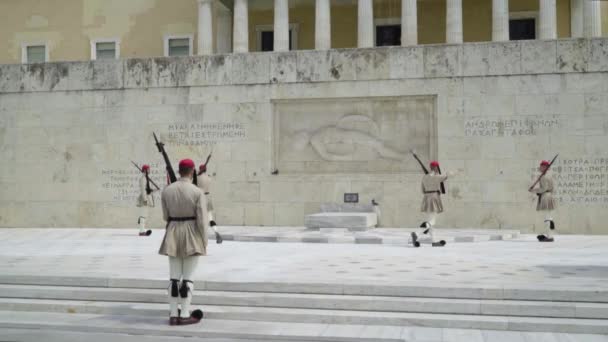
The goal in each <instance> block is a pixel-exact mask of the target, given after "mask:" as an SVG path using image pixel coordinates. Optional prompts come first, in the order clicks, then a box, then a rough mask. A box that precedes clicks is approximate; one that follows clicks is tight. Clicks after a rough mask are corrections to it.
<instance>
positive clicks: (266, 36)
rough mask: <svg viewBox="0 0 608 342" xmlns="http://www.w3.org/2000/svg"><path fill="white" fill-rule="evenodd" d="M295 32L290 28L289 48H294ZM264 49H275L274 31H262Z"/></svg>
mask: <svg viewBox="0 0 608 342" xmlns="http://www.w3.org/2000/svg"><path fill="white" fill-rule="evenodd" d="M292 34H293V32H292V30H289V50H293V48H292V44H293V42H292V41H293V39H292V38H291V36H292ZM261 50H262V51H274V31H262V48H261Z"/></svg>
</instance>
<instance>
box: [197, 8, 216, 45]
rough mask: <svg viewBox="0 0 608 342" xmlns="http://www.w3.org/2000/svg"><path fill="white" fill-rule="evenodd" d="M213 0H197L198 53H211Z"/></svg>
mask: <svg viewBox="0 0 608 342" xmlns="http://www.w3.org/2000/svg"><path fill="white" fill-rule="evenodd" d="M212 2H213V0H198V54H199V55H210V54H212V53H213V21H212V20H213V19H212V8H211V5H212Z"/></svg>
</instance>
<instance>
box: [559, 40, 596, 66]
mask: <svg viewBox="0 0 608 342" xmlns="http://www.w3.org/2000/svg"><path fill="white" fill-rule="evenodd" d="M588 58H589V40H587V39H576V40H559V41H557V71H558V72H585V71H587V65H588V64H587V63H588Z"/></svg>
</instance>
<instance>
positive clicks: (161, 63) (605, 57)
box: [0, 38, 608, 93]
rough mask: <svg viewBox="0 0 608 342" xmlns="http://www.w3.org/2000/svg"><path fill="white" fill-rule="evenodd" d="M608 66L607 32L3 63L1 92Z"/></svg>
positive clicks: (461, 74)
mask: <svg viewBox="0 0 608 342" xmlns="http://www.w3.org/2000/svg"><path fill="white" fill-rule="evenodd" d="M605 71H608V38H597V39H561V40H547V41H540V40H532V41H509V42H500V43H495V42H487V43H465V44H458V45H449V44H441V45H420V46H414V47H379V48H370V49H338V50H327V51H316V50H298V51H291V52H282V53H279V52H252V53H246V54H229V55H212V56H190V57H162V58H144V59H124V60H112V61H86V62H54V63H43V64H27V65H26V64H6V65H0V93H15V92H48V91H71V90H93V89H95V90H103V89H133V88H163V87H199V86H225V85H252V84H284V83H303V82H338V81H359V80H387V79H414V78H445V77H478V76H499V75H503V76H504V75H521V74H547V73H550V74H554V73H557V74H559V73H581V72H605Z"/></svg>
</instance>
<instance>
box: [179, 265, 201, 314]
mask: <svg viewBox="0 0 608 342" xmlns="http://www.w3.org/2000/svg"><path fill="white" fill-rule="evenodd" d="M182 260H183V262H182V276H183V280H182V286H183V285H184V284H185V285H186V286H187V287H188V295H187V296H186V297H185V298H182V297H181V295H180V299H181V303H182V312H181V317H182V318H188V317H190V304H191V303H192V292H193V291H194V283H193V282H192V275H193V273H194V271H195V269H196V265H197V264H198V256H190V257H187V258H184V259H182Z"/></svg>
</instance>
